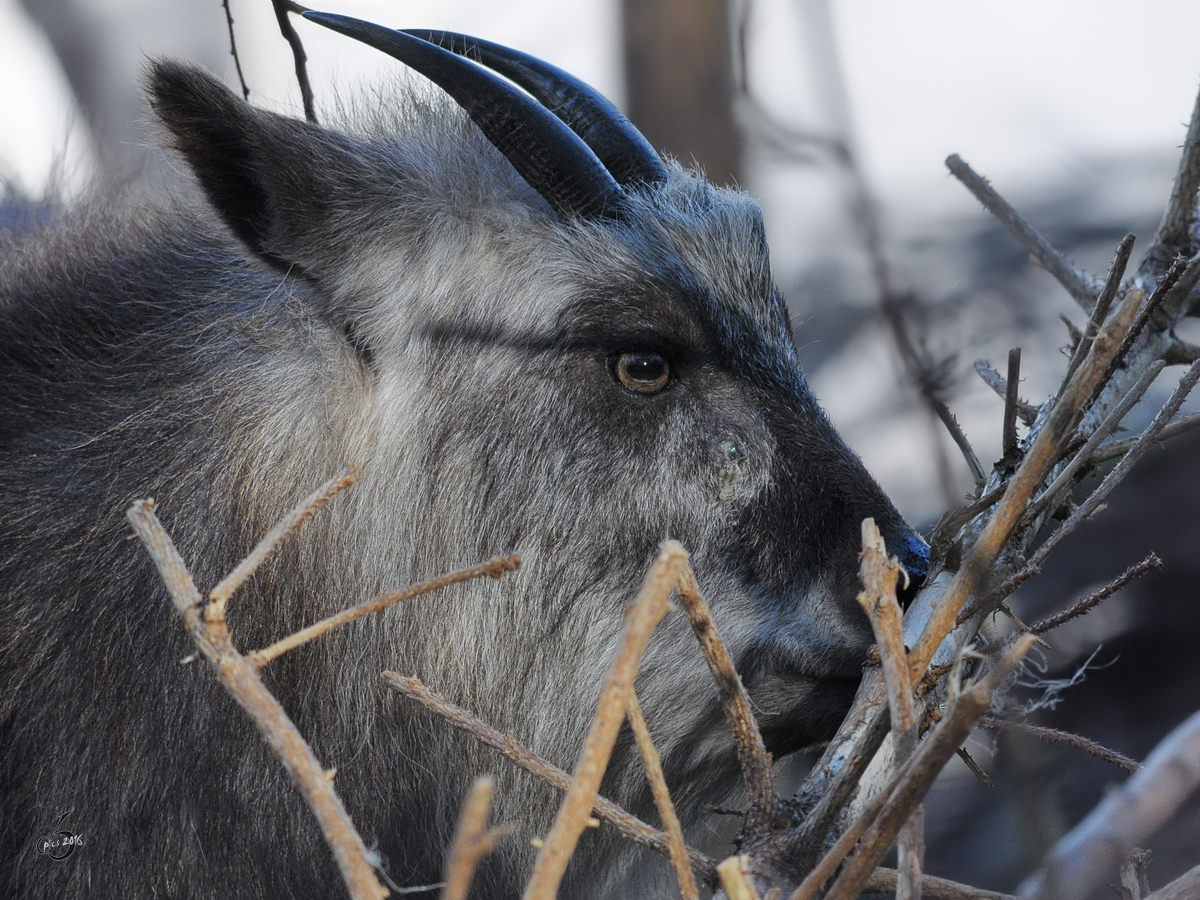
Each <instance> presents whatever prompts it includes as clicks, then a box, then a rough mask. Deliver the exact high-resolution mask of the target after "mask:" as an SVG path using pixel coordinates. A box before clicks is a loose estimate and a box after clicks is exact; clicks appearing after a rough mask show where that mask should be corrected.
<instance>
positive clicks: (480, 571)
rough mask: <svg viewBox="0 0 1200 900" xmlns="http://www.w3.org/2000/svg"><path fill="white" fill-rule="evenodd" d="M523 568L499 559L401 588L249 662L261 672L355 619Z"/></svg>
mask: <svg viewBox="0 0 1200 900" xmlns="http://www.w3.org/2000/svg"><path fill="white" fill-rule="evenodd" d="M520 565H521V557H519V556H515V555H514V556H497V557H495V558H494V559H492V560H491V561H489V562H485V563H481V564H480V565H478V566H472V567H471V568H469V569H462V570H460V571H458V572H451V573H450V574H449V575H440V576H438V577H437V578H432V579H430V580H429V581H424V582H422V583H421V584H414V585H410V586H409V587H406V588H401V589H400V590H398V591H393V592H392V593H390V594H384V595H383V596H382V597H376V598H375V599H374V600H368V601H367V602H365V603H360V604H358V606H352V607H350V609H344V610H342V611H341V612H340V613H335V614H334V615H332V616H329V617H328V618H325V619H322V620H321V621H320V622H315V623H313V624H312V625H309V626H308V627H307V628H302V629H300V630H299V631H297V632H295V633H294V634H289V635H288V636H287V637H285V638H283V639H282V640H279V641H276V642H275V643H274V644H271V645H270V646H269V647H264V648H262V649H261V650H252V651H251V652H250V653H247V654H246V658H247V659H249V660H250V662H251V663H252V664H253V665H254V666H255V667H256V668H259V669H261V668H262V667H263V666H265V665H266V664H267V663H269V662H270V661H271V660H273V659H275V658H276V657H278V656H282V655H283V654H284V653H287V652H288V651H289V650H294V649H295V648H297V647H299V646H301V645H302V644H307V643H308V642H309V641H311V640H313V639H314V638H318V637H320V636H321V635H323V634H325V633H326V632H329V631H332V630H333V629H335V628H337V627H339V626H341V625H345V624H346V623H347V622H353V621H354V620H355V619H361V618H362V617H363V616H369V615H371V614H372V613H377V612H380V611H381V610H384V609H387V608H388V607H389V606H393V605H395V604H397V603H403V602H404V601H406V600H411V599H413V598H414V597H419V596H420V595H421V594H428V593H429V592H430V591H436V590H438V589H439V588H444V587H449V586H450V585H452V584H459V583H460V582H463V581H470V580H472V579H474V578H483V577H485V576H486V577H488V578H500V577H501V576H503V575H504V573H505V572H515V571H516V570H517V567H518V566H520Z"/></svg>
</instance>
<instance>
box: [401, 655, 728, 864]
mask: <svg viewBox="0 0 1200 900" xmlns="http://www.w3.org/2000/svg"><path fill="white" fill-rule="evenodd" d="M383 680H384V681H385V682H386V683H387V685H388V687H390V688H391V689H392V690H394V691H396V692H397V693H398V694H403V695H404V696H405V697H410V698H411V699H413V700H416V701H417V702H418V703H420V704H422V705H423V706H425V708H426V709H428V710H430V711H431V712H433V713H436V714H437V715H439V716H441V717H442V718H443V719H445V720H446V721H447V722H448V723H450V724H451V725H453V726H454V727H455V728H458V729H460V730H462V731H465V732H466V733H467V734H469V735H471V737H473V738H475V739H476V740H477V741H479V742H480V743H482V744H486V745H487V746H488V747H491V748H492V749H493V750H498V751H499V752H500V753H501V754H502V755H503V756H504V757H505V758H506V759H508V760H509V761H510V762H512V763H514V764H515V765H517V766H519V767H520V768H522V769H524V770H525V771H526V772H529V773H530V774H531V775H534V776H536V777H537V778H540V779H541V780H542V781H544V782H546V783H547V784H548V785H550V786H551V787H553V788H555V789H557V790H560V791H566V790H568V789H569V788H570V787H571V776H570V775H568V774H567V773H566V772H564V771H563V770H562V769H560V768H559V767H558V766H556V765H554V764H553V763H550V762H547V761H546V760H545V759H543V758H542V757H540V756H538V755H537V754H536V753H534V752H533V751H532V750H530V749H529V748H527V747H525V746H524V745H523V744H521V743H520V742H519V741H517V739H516V738H514V737H513V736H512V735H506V734H501V733H500V732H499V731H497V730H496V729H495V728H493V727H492V726H490V725H488V724H487V723H486V722H484V721H483V720H482V719H480V718H479V717H478V716H476V715H475V714H474V713H472V712H470V711H469V710H466V709H463V708H462V707H461V706H457V705H456V704H454V703H451V702H450V701H449V700H447V699H446V698H445V697H443V696H441V695H440V694H438V693H437V692H436V691H434V690H431V689H430V688H429V687H427V686H426V685H425V684H423V683H422V682H421V680H420V679H419V678H417V677H415V676H411V677H409V676H404V675H401V674H399V673H398V672H384V673H383ZM592 811H593V812H594V813H595V814H596V817H597V818H599V819H600V820H602V821H604V822H607V823H608V824H609V825H612V826H613V828H615V829H616V830H617V832H618V833H619V834H620V835H621V837H623V838H625V839H626V840H630V841H633V842H635V843H638V844H642V845H643V846H645V847H649V848H650V849H651V850H653V851H654V852H655V853H659V854H662V855H663V856H664V857H667V858H668V859H669V858H670V850H669V848H668V845H667V836H666V834H665V833H663V832H661V831H658V830H657V829H655V828H652V827H650V826H649V825H647V824H646V823H645V822H643V821H642V820H641V819H639V818H637V817H636V816H634V815H631V814H630V813H628V812H626V811H625V810H624V809H622V808H621V807H620V806H618V805H617V804H615V803H613V802H612V801H611V800H609V799H608V798H606V797H601V796H597V797H596V799H595V802H594V804H593V806H592ZM687 854H688V859H689V860H691V864H692V869H693V871H695V872H696V873H697V874H698V875H699V876H700V878H701V879H703V881H704V883H705V884H707V885H708V886H709V887H714V886H715V885H716V883H717V864H716V861H715V860H714V859H712V858H711V857H709V856H706V855H705V854H703V853H701V852H700V851H699V850H693V849H691V848H688V851H687Z"/></svg>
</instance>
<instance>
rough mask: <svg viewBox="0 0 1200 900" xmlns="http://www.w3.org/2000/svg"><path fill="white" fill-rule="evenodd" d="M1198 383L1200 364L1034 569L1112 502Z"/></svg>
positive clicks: (1056, 536)
mask: <svg viewBox="0 0 1200 900" xmlns="http://www.w3.org/2000/svg"><path fill="white" fill-rule="evenodd" d="M1198 380H1200V362H1197V363H1196V364H1194V365H1193V366H1192V367H1191V368H1190V369H1189V370H1188V371H1187V374H1185V375H1184V376H1183V378H1182V379H1180V381H1179V385H1178V386H1177V387H1176V388H1175V391H1174V392H1173V393H1172V394H1171V396H1170V398H1169V399H1168V400H1167V402H1166V403H1165V404H1164V405H1163V408H1162V409H1161V410H1159V412H1158V415H1157V416H1155V417H1154V421H1153V422H1151V423H1150V424H1149V425H1148V426H1147V427H1146V430H1145V431H1143V432H1142V433H1141V435H1139V437H1138V439H1137V441H1136V443H1134V445H1133V447H1132V448H1131V449H1130V451H1129V452H1128V453H1126V454H1125V456H1124V457H1122V459H1121V461H1120V462H1119V463H1117V465H1116V467H1115V468H1114V469H1113V470H1112V471H1111V472H1109V473H1108V475H1107V476H1106V477H1105V479H1104V480H1103V481H1102V482H1100V486H1099V487H1098V488H1096V490H1094V491H1093V492H1092V493H1091V494H1090V495H1089V496H1088V498H1087V500H1085V501H1084V502H1083V503H1081V504H1080V505H1079V507H1078V508H1077V509H1076V510H1075V511H1074V512H1073V513H1071V515H1070V517H1069V518H1068V519H1067V520H1066V521H1065V522H1063V524H1062V526H1061V527H1060V528H1059V529H1058V530H1057V531H1055V532H1054V533H1053V534H1051V535H1050V537H1048V538H1047V539H1046V541H1045V543H1043V544H1042V546H1041V547H1039V548H1038V551H1037V553H1035V554H1034V555H1033V558H1032V559H1031V560H1030V564H1031V565H1037V566H1040V565H1041V564H1042V563H1043V562H1045V561H1046V557H1048V556H1049V555H1050V553H1051V552H1052V551H1053V550H1054V548H1055V547H1057V546H1058V545H1059V544H1060V543H1061V542H1062V541H1063V539H1064V538H1066V537H1067V535H1069V534H1071V533H1072V532H1073V531H1074V530H1075V529H1076V528H1078V527H1079V526H1080V525H1081V524H1082V523H1083V522H1084V521H1085V520H1086V519H1087V518H1088V517H1089V516H1091V515H1092V513H1094V512H1095V511H1096V509H1097V508H1098V507H1099V506H1100V504H1101V503H1103V502H1104V501H1105V500H1106V499H1107V498H1108V495H1109V494H1110V493H1112V491H1113V489H1114V488H1115V487H1116V486H1117V485H1118V484H1120V483H1121V481H1122V480H1123V479H1124V478H1125V476H1126V475H1128V474H1129V472H1130V470H1131V469H1132V468H1133V467H1134V466H1135V465H1136V464H1137V462H1138V460H1140V459H1141V458H1142V456H1144V455H1145V453H1146V451H1147V450H1149V449H1150V447H1151V445H1152V444H1153V443H1154V442H1155V441H1156V440H1157V439H1158V436H1159V434H1160V433H1161V432H1162V430H1163V428H1165V427H1166V424H1167V422H1169V421H1171V419H1173V418H1174V417H1175V414H1176V413H1177V412H1179V407H1181V406H1182V405H1183V401H1184V400H1186V399H1187V396H1188V394H1189V393H1191V391H1192V388H1194V387H1195V386H1196V382H1197V381H1198Z"/></svg>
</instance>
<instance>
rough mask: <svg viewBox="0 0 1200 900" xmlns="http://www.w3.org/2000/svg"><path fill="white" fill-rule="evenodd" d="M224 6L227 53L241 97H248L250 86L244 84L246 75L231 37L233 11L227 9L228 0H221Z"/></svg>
mask: <svg viewBox="0 0 1200 900" xmlns="http://www.w3.org/2000/svg"><path fill="white" fill-rule="evenodd" d="M221 6H223V7H224V8H225V24H226V25H227V26H228V27H229V55H230V56H232V57H233V67H234V68H235V69H237V77H238V84H240V85H241V86H242V99H243V100H249V99H250V87H249V86H248V85H247V84H246V76H245V75H243V74H242V61H241V59H240V58H239V57H238V51H237V41H236V40H235V39H234V37H233V12H232V11H231V10H230V9H229V0H221Z"/></svg>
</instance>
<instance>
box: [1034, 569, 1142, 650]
mask: <svg viewBox="0 0 1200 900" xmlns="http://www.w3.org/2000/svg"><path fill="white" fill-rule="evenodd" d="M1161 568H1162V560H1161V559H1159V558H1158V557H1157V556H1156V555H1155V554H1153V553H1151V554H1150V555H1149V556H1147V557H1146V558H1145V559H1143V560H1142V561H1141V562H1140V563H1136V564H1134V565H1132V566H1130V567H1129V568H1128V569H1126V570H1125V571H1124V572H1122V573H1121V574H1120V575H1118V576H1117V577H1116V578H1114V579H1113V580H1112V581H1110V582H1109V583H1108V584H1106V585H1104V587H1102V588H1100V589H1098V590H1095V591H1092V593H1090V594H1088V595H1087V596H1086V597H1082V598H1080V599H1079V600H1076V601H1075V602H1074V603H1072V604H1071V605H1070V606H1068V607H1067V608H1066V609H1064V610H1063V611H1062V612H1057V613H1055V614H1054V615H1052V616H1047V617H1046V618H1044V619H1042V620H1041V621H1040V622H1038V623H1036V624H1034V625H1031V626H1030V628H1029V630H1030V631H1031V632H1033V633H1034V634H1045V633H1046V632H1047V631H1050V630H1051V629H1053V628H1057V627H1058V626H1060V625H1064V624H1066V623H1067V622H1070V621H1071V620H1072V619H1077V618H1079V617H1080V616H1082V615H1083V614H1084V613H1086V612H1087V611H1088V610H1089V609H1092V608H1093V607H1095V606H1098V605H1099V604H1101V603H1103V602H1104V601H1105V600H1107V599H1108V598H1109V597H1111V596H1112V595H1113V594H1115V593H1116V592H1117V591H1119V590H1121V588H1123V587H1125V586H1126V585H1128V584H1130V583H1131V582H1133V581H1136V580H1137V579H1139V578H1141V577H1142V576H1143V575H1145V574H1146V573H1147V572H1149V571H1151V570H1153V569H1161Z"/></svg>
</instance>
